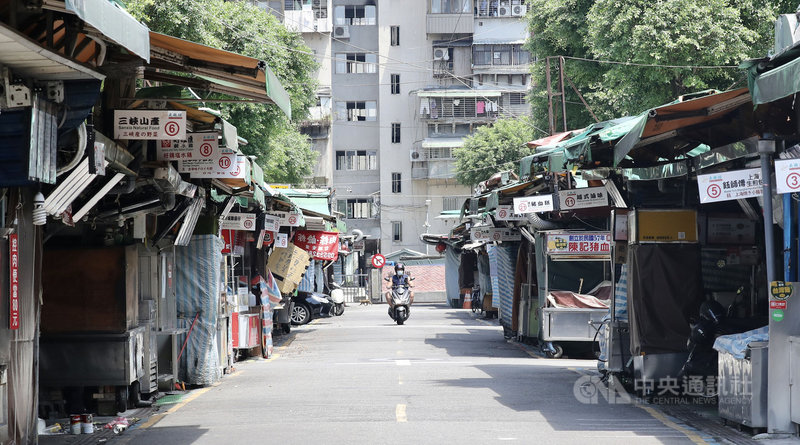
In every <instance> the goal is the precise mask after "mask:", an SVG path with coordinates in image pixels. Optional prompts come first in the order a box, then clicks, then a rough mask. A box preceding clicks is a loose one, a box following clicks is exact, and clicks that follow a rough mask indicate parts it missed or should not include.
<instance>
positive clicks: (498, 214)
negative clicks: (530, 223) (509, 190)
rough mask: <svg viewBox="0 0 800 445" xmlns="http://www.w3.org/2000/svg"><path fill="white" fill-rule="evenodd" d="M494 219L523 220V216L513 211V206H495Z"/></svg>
mask: <svg viewBox="0 0 800 445" xmlns="http://www.w3.org/2000/svg"><path fill="white" fill-rule="evenodd" d="M494 219H496V220H498V221H524V220H525V217H524V216H522V215H519V214H516V213H514V206H510V205H508V206H497V210H496V211H495V212H494Z"/></svg>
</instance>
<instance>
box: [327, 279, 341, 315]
mask: <svg viewBox="0 0 800 445" xmlns="http://www.w3.org/2000/svg"><path fill="white" fill-rule="evenodd" d="M330 300H331V303H333V314H334V315H336V316H337V317H338V316H339V315H342V314H344V291H343V290H342V286H341V285H340V284H339V283H337V282H335V281H334V282H332V283H331V296H330Z"/></svg>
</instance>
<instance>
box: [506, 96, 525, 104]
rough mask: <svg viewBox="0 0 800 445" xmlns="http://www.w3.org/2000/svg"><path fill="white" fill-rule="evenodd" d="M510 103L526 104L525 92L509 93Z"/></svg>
mask: <svg viewBox="0 0 800 445" xmlns="http://www.w3.org/2000/svg"><path fill="white" fill-rule="evenodd" d="M508 104H509V105H525V93H509V95H508Z"/></svg>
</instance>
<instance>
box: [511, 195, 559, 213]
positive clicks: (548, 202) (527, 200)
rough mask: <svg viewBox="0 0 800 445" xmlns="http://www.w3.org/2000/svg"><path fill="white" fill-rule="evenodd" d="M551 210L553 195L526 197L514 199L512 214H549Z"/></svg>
mask: <svg viewBox="0 0 800 445" xmlns="http://www.w3.org/2000/svg"><path fill="white" fill-rule="evenodd" d="M552 210H553V195H537V196H526V197H524V198H514V213H516V214H518V215H524V214H526V213H541V212H551V211H552Z"/></svg>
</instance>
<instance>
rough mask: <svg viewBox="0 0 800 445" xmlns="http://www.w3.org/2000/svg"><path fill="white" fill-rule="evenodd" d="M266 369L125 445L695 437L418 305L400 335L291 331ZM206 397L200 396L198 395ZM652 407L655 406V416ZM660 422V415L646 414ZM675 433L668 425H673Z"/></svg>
mask: <svg viewBox="0 0 800 445" xmlns="http://www.w3.org/2000/svg"><path fill="white" fill-rule="evenodd" d="M292 335H293V336H295V337H294V338H293V339H292V338H291V337H290V339H289V341H287V342H286V344H284V345H283V346H279V347H278V348H276V355H275V357H274V358H273V359H270V360H266V361H265V360H254V361H248V362H243V363H238V364H237V365H236V368H237V370H236V372H235V373H234V374H233V375H231V376H227V377H225V378H224V379H222V381H221V382H220V384H218V385H217V386H213V387H210V388H207V389H201V390H199V391H196V392H195V393H194V394H193V395H191V396H190V397H189V401H188V403H185V404H183V405H182V406H178V408H177V409H173V412H170V413H168V414H166V415H165V416H163V418H161V420H160V421H158V422H155V423H154V422H149V424H150V425H149V426H148V424H147V423H145V425H144V426H143V427H139V428H135V429H132V430H131V431H128V432H127V433H126V434H124V435H123V436H120V437H119V440H118V441H116V442H117V443H129V444H154V443H158V444H170V445H181V444H195V445H201V444H222V443H226V444H243V443H266V442H267V441H268V442H269V443H280V444H311V443H319V444H338V443H341V444H345V443H346V444H352V443H370V444H375V443H392V444H397V443H408V444H441V443H448V442H449V443H462V444H465V443H496V442H503V443H509V442H510V443H532V442H533V440H534V438H536V439H537V440H541V439H546V440H547V441H549V442H550V443H558V444H563V443H574V444H585V443H587V442H588V441H589V440H591V442H592V443H607V444H617V443H623V442H632V443H636V444H666V443H669V444H673V443H692V442H693V441H694V442H697V441H698V440H699V439H700V436H699V435H698V434H699V433H691V432H689V435H688V437H687V435H686V433H687V430H686V429H684V428H682V427H680V426H678V427H677V429H676V428H675V427H676V425H675V424H671V422H670V421H668V420H666V419H664V418H663V417H661V419H662V420H663V421H664V422H666V423H663V422H662V420H659V419H658V418H655V417H653V416H652V415H651V414H650V413H649V412H648V411H646V410H645V409H642V408H640V407H637V406H635V405H629V404H619V405H608V404H606V403H602V402H601V403H600V404H597V405H592V404H583V403H580V402H579V401H578V400H577V399H576V397H575V396H573V385H574V383H575V381H576V380H578V378H579V377H580V375H579V373H580V372H585V373H591V372H593V370H594V367H595V362H594V361H590V360H567V359H562V360H549V359H544V358H538V357H532V356H531V355H529V354H528V353H527V352H525V351H524V350H522V349H521V348H520V347H519V346H517V345H515V344H513V343H510V342H507V341H506V340H504V338H503V335H502V329H501V328H500V327H498V326H497V323H496V320H491V321H484V320H479V319H477V317H476V316H475V315H474V314H473V313H472V312H470V311H466V310H455V309H450V308H449V307H446V306H444V305H417V306H414V308H413V310H412V313H411V318H410V319H409V320H408V322H407V324H406V325H404V326H397V325H394V324H393V323H392V322H391V320H390V319H389V317H388V316H387V315H386V306H385V305H373V306H366V307H365V306H358V305H354V304H351V305H350V306H349V307H348V308H347V310H346V312H345V313H344V315H343V316H342V317H337V318H334V319H321V320H316V321H314V322H312V323H311V324H309V325H307V326H304V327H300V328H296V329H295V330H293V334H292ZM198 394H199V395H198ZM648 409H649V408H648ZM651 412H654V411H651ZM668 424H669V425H668ZM590 438H591V439H590Z"/></svg>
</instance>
